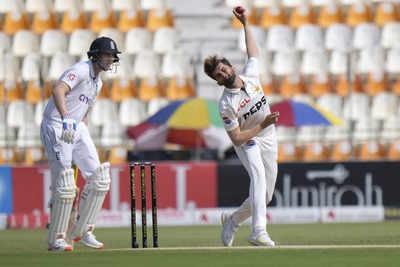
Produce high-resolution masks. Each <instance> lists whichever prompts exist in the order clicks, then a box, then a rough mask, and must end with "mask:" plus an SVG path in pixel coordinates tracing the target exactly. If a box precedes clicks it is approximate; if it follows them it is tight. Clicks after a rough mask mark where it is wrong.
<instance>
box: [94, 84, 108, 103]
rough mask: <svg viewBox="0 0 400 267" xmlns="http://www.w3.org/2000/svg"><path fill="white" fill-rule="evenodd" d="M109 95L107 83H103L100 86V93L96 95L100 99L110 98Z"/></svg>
mask: <svg viewBox="0 0 400 267" xmlns="http://www.w3.org/2000/svg"><path fill="white" fill-rule="evenodd" d="M110 97H111V92H110V88H109V87H108V85H107V83H103V87H101V90H100V93H99V95H98V96H97V99H102V98H110Z"/></svg>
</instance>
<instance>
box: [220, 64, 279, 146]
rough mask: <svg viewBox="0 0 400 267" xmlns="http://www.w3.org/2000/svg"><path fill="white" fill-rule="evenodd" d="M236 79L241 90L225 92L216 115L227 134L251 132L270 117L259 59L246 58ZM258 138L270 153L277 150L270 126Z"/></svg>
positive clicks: (231, 89) (235, 89)
mask: <svg viewBox="0 0 400 267" xmlns="http://www.w3.org/2000/svg"><path fill="white" fill-rule="evenodd" d="M239 77H240V78H241V79H242V80H243V82H244V88H243V89H242V88H225V89H224V93H223V95H222V97H221V99H220V101H219V113H220V115H221V118H222V120H223V122H224V127H225V129H226V130H227V131H232V130H234V129H236V128H237V127H240V130H241V131H244V130H248V129H251V128H253V127H255V126H256V125H257V124H260V123H261V122H262V121H263V120H264V119H265V117H266V116H267V115H268V114H270V113H271V111H270V109H269V104H268V101H267V98H266V97H265V95H264V92H263V89H262V87H261V83H260V80H259V69H258V59H257V58H254V57H251V58H249V60H248V62H247V64H246V66H245V67H244V70H243V74H242V75H239ZM257 137H263V141H265V142H266V143H267V144H268V145H267V147H269V148H270V149H271V150H273V151H275V150H276V147H277V140H276V132H275V126H274V125H270V126H268V127H267V128H265V129H264V130H262V131H261V132H260V133H258V135H257Z"/></svg>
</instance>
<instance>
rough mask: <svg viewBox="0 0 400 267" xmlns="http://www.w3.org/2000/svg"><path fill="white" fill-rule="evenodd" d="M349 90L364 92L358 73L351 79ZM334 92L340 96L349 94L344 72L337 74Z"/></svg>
mask: <svg viewBox="0 0 400 267" xmlns="http://www.w3.org/2000/svg"><path fill="white" fill-rule="evenodd" d="M351 91H352V92H364V89H363V85H362V82H361V78H360V76H358V75H355V76H354V79H353V81H352V85H351ZM335 93H336V94H338V95H340V96H342V97H347V96H348V95H349V94H350V86H349V83H348V81H347V76H346V74H342V75H340V76H339V78H338V82H337V84H336V87H335Z"/></svg>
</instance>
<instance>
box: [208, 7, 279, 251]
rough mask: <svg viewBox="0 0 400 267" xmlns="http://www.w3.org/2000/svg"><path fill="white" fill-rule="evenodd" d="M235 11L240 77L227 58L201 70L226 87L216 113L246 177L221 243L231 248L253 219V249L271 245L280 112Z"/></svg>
mask: <svg viewBox="0 0 400 267" xmlns="http://www.w3.org/2000/svg"><path fill="white" fill-rule="evenodd" d="M239 12H240V13H238V11H237V9H234V10H233V13H234V15H235V16H236V17H237V18H238V19H239V20H240V22H241V23H242V24H243V27H244V32H245V40H246V47H247V54H248V62H247V64H246V66H245V67H244V71H243V74H242V75H236V73H235V68H234V67H232V66H231V64H230V63H229V61H228V60H227V59H225V58H218V57H217V56H211V57H208V58H207V59H206V60H205V62H204V71H205V73H206V74H207V75H208V76H210V77H211V78H212V79H214V80H215V81H217V83H218V85H223V86H225V89H224V92H223V95H222V97H221V99H220V101H219V112H220V115H221V117H222V120H223V122H224V126H225V129H226V131H227V133H228V135H229V137H230V139H231V140H232V143H233V145H234V148H235V151H236V153H237V155H238V157H239V159H240V161H241V162H242V164H243V165H244V167H245V168H246V170H247V172H248V174H249V176H250V189H249V197H248V198H247V199H246V200H245V201H244V202H243V203H242V205H241V206H240V207H239V209H238V210H236V211H235V212H234V213H233V214H231V215H228V214H222V215H221V222H222V225H223V229H222V236H221V237H222V242H223V244H224V245H225V246H232V242H233V239H234V236H235V233H236V231H237V230H238V228H239V226H240V224H241V223H243V222H244V221H245V220H246V219H247V218H249V217H250V216H252V233H251V235H250V237H249V239H248V241H249V242H250V243H251V244H253V245H255V246H275V242H274V241H272V240H271V238H270V237H269V235H268V233H267V229H266V224H267V220H266V206H267V204H268V203H269V202H270V201H271V199H272V195H273V192H274V188H275V181H276V177H277V158H278V157H277V151H278V148H277V139H276V132H275V126H274V123H276V122H277V121H278V117H279V113H277V112H274V113H271V112H270V109H269V105H268V102H267V99H266V97H265V96H264V93H263V90H262V88H261V84H260V81H259V69H258V59H257V58H258V56H259V52H258V48H257V44H256V41H255V39H254V37H253V35H252V33H251V31H250V30H249V28H248V26H247V16H246V14H245V12H244V10H239Z"/></svg>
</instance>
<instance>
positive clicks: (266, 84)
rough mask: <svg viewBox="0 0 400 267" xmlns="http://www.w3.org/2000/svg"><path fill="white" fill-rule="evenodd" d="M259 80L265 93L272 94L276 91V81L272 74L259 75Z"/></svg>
mask: <svg viewBox="0 0 400 267" xmlns="http://www.w3.org/2000/svg"><path fill="white" fill-rule="evenodd" d="M268 76H269V77H268ZM260 82H261V86H262V89H263V91H264V94H265V95H272V94H277V93H278V89H277V86H276V81H275V79H274V77H273V76H272V75H266V76H261V77H260Z"/></svg>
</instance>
